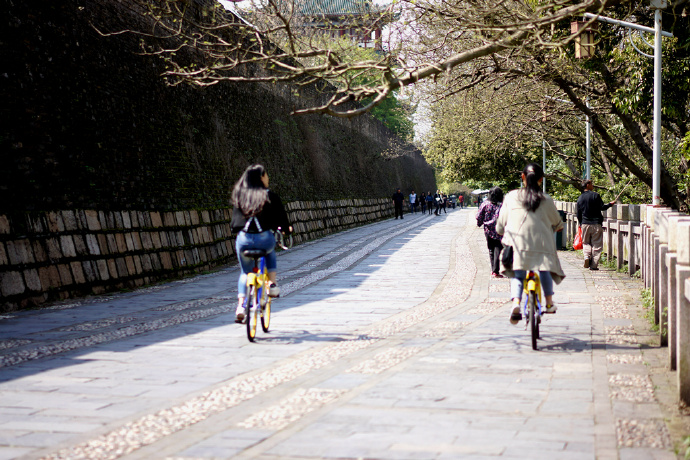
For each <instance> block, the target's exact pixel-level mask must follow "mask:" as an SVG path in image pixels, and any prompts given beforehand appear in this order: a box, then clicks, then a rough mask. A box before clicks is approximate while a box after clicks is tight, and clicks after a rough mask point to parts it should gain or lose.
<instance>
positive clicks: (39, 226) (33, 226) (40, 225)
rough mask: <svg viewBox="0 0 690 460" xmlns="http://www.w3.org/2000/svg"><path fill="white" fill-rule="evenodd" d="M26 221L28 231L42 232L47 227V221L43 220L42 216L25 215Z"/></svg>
mask: <svg viewBox="0 0 690 460" xmlns="http://www.w3.org/2000/svg"><path fill="white" fill-rule="evenodd" d="M26 223H27V227H28V229H29V231H30V232H31V233H34V234H38V235H40V234H43V233H45V232H46V230H47V229H48V222H46V221H44V217H43V216H28V215H27V216H26Z"/></svg>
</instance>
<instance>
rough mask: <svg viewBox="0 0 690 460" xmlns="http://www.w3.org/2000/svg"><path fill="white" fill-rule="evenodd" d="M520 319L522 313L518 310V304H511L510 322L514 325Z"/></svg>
mask: <svg viewBox="0 0 690 460" xmlns="http://www.w3.org/2000/svg"><path fill="white" fill-rule="evenodd" d="M520 320H522V313H521V312H520V304H515V303H514V304H513V311H511V312H510V324H512V325H513V326H515V325H516V324H517V323H519V322H520Z"/></svg>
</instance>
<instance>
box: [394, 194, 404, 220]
mask: <svg viewBox="0 0 690 460" xmlns="http://www.w3.org/2000/svg"><path fill="white" fill-rule="evenodd" d="M404 201H405V195H403V194H402V192H400V189H398V191H397V192H395V193H394V194H393V205H394V206H395V218H396V219H397V218H398V216H400V218H401V219H402V218H403V202H404Z"/></svg>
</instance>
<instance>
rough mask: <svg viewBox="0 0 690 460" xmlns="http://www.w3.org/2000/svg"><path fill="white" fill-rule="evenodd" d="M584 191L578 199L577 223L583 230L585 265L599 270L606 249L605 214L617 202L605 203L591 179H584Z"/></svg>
mask: <svg viewBox="0 0 690 460" xmlns="http://www.w3.org/2000/svg"><path fill="white" fill-rule="evenodd" d="M582 188H583V189H584V191H583V192H582V194H581V195H580V198H578V199H577V223H578V224H579V226H580V229H581V230H582V252H583V255H584V257H585V263H584V267H585V268H589V269H590V270H599V259H600V258H601V251H602V249H604V229H603V227H602V226H601V225H602V224H603V223H604V216H603V215H602V214H601V211H605V210H607V209H608V208H610V207H611V206H613V205H614V204H615V203H616V202H615V201H611V202H610V203H604V201H603V200H602V199H601V196H600V195H599V194H598V193H597V192H595V191H594V184H592V181H591V180H590V179H585V180H584V181H582Z"/></svg>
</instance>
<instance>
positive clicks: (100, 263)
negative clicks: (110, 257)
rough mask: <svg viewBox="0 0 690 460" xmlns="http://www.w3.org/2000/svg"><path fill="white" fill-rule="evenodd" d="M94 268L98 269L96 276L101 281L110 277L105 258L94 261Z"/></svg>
mask: <svg viewBox="0 0 690 460" xmlns="http://www.w3.org/2000/svg"><path fill="white" fill-rule="evenodd" d="M96 268H97V269H98V276H99V277H100V279H102V280H103V281H108V280H109V279H110V273H108V263H107V262H106V261H105V259H98V260H97V261H96Z"/></svg>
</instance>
